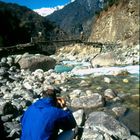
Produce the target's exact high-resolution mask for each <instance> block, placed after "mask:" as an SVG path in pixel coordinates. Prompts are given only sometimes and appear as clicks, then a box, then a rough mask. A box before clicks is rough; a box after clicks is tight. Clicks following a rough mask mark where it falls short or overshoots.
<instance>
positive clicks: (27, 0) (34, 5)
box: [0, 0, 71, 9]
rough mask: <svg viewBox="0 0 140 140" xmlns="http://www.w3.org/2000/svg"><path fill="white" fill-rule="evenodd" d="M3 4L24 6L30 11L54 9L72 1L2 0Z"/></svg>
mask: <svg viewBox="0 0 140 140" xmlns="http://www.w3.org/2000/svg"><path fill="white" fill-rule="evenodd" d="M0 1H3V2H10V3H17V4H19V5H22V6H26V7H28V8H30V9H39V8H44V7H47V8H52V7H57V6H62V5H66V4H68V3H70V2H71V0H0Z"/></svg>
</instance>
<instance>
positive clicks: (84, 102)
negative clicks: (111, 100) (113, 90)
mask: <svg viewBox="0 0 140 140" xmlns="http://www.w3.org/2000/svg"><path fill="white" fill-rule="evenodd" d="M71 106H72V107H74V108H89V109H90V108H98V107H103V106H104V100H103V97H102V96H101V95H100V94H98V93H93V94H92V95H89V96H87V95H86V96H81V97H76V98H74V99H73V100H72V102H71Z"/></svg>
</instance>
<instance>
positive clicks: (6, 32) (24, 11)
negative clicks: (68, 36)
mask: <svg viewBox="0 0 140 140" xmlns="http://www.w3.org/2000/svg"><path fill="white" fill-rule="evenodd" d="M0 19H1V22H0V47H5V46H11V45H16V44H19V43H27V42H30V39H31V37H35V36H38V33H39V32H41V33H42V36H43V37H44V38H46V39H48V38H50V35H53V36H55V35H56V34H59V29H58V28H57V27H56V26H55V25H54V23H52V22H50V21H48V20H46V19H44V18H43V17H41V16H40V15H38V14H37V13H35V12H33V11H32V10H30V9H28V8H26V7H23V6H19V5H17V4H11V3H8V4H7V3H4V2H0Z"/></svg>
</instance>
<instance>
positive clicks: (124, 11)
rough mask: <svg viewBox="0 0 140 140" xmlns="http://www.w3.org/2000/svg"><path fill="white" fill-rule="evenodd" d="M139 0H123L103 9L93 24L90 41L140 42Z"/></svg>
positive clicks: (126, 43)
mask: <svg viewBox="0 0 140 140" xmlns="http://www.w3.org/2000/svg"><path fill="white" fill-rule="evenodd" d="M139 6H140V2H139V0H121V1H120V2H119V4H118V5H113V6H112V7H109V8H108V9H106V10H104V11H102V12H101V13H100V15H98V16H97V17H96V20H95V21H94V22H93V24H92V31H91V34H90V37H89V40H90V41H97V42H109V43H110V42H111V43H112V42H115V43H123V45H130V46H132V45H135V44H138V43H139Z"/></svg>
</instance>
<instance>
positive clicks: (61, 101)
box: [57, 97, 66, 108]
mask: <svg viewBox="0 0 140 140" xmlns="http://www.w3.org/2000/svg"><path fill="white" fill-rule="evenodd" d="M57 107H59V108H64V107H66V101H65V100H64V98H62V97H57Z"/></svg>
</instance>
